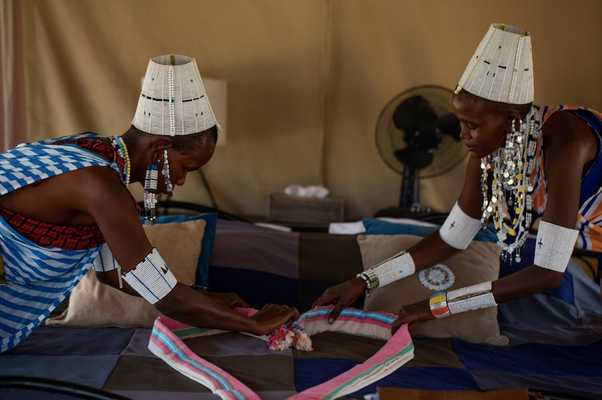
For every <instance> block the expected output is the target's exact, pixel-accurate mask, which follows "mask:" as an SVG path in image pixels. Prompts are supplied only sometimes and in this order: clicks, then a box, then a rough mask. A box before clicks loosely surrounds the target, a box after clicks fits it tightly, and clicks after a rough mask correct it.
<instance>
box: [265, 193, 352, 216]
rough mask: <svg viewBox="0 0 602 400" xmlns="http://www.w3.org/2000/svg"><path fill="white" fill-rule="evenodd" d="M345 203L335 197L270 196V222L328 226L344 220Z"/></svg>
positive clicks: (282, 194)
mask: <svg viewBox="0 0 602 400" xmlns="http://www.w3.org/2000/svg"><path fill="white" fill-rule="evenodd" d="M344 213H345V201H344V200H343V199H341V198H337V197H328V198H325V199H316V198H306V197H293V196H289V195H287V194H284V193H272V194H271V195H270V220H272V221H275V222H301V223H310V224H328V223H331V222H342V221H344V218H345V215H344Z"/></svg>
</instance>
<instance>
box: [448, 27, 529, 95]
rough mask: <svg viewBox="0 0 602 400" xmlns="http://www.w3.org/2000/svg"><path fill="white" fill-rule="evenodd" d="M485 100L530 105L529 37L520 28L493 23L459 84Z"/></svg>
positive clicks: (458, 90) (460, 87)
mask: <svg viewBox="0 0 602 400" xmlns="http://www.w3.org/2000/svg"><path fill="white" fill-rule="evenodd" d="M462 89H464V90H466V91H467V92H469V93H472V94H474V95H476V96H479V97H482V98H484V99H487V100H492V101H497V102H501V103H508V104H528V103H532V102H533V98H534V91H535V89H534V85H533V57H532V54H531V37H530V36H529V34H528V33H527V32H525V31H522V30H520V29H519V28H516V27H513V26H509V25H503V24H492V25H491V26H490V27H489V31H487V33H486V34H485V37H484V38H483V40H481V43H480V44H479V47H477V50H476V51H475V54H474V55H473V57H472V58H471V59H470V62H469V63H468V66H467V67H466V70H465V71H464V74H462V77H461V78H460V81H459V82H458V86H457V88H456V93H458V92H460V90H462Z"/></svg>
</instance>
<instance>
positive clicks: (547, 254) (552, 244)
mask: <svg viewBox="0 0 602 400" xmlns="http://www.w3.org/2000/svg"><path fill="white" fill-rule="evenodd" d="M578 234H579V232H578V231H577V230H576V229H570V228H565V227H564V226H560V225H555V224H551V223H549V222H546V221H541V223H540V224H539V229H538V231H537V242H536V245H535V260H534V264H535V265H537V266H538V267H541V268H546V269H551V270H552V271H557V272H564V271H565V270H566V267H567V265H568V263H569V260H570V258H571V255H572V254H573V248H574V247H575V241H576V240H577V235H578Z"/></svg>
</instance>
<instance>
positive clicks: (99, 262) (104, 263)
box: [93, 243, 119, 272]
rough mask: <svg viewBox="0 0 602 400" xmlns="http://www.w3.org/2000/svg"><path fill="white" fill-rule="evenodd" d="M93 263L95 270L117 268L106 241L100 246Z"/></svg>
mask: <svg viewBox="0 0 602 400" xmlns="http://www.w3.org/2000/svg"><path fill="white" fill-rule="evenodd" d="M93 264H94V270H95V271H96V272H109V271H113V270H115V269H119V263H118V262H117V260H115V257H113V253H112V252H111V249H109V246H108V245H107V244H106V243H105V244H103V245H102V246H101V247H100V250H99V251H98V255H97V256H96V259H95V260H94V262H93Z"/></svg>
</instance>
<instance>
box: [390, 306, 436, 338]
mask: <svg viewBox="0 0 602 400" xmlns="http://www.w3.org/2000/svg"><path fill="white" fill-rule="evenodd" d="M430 319H434V317H433V315H432V314H431V309H430V306H429V301H428V300H425V301H421V302H419V303H414V304H410V305H407V306H403V307H401V309H400V310H399V312H398V313H397V319H396V320H395V322H393V326H392V327H391V332H392V333H395V332H397V330H398V329H399V327H401V326H402V325H403V324H408V325H411V324H413V323H414V322H420V321H428V320H430Z"/></svg>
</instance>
